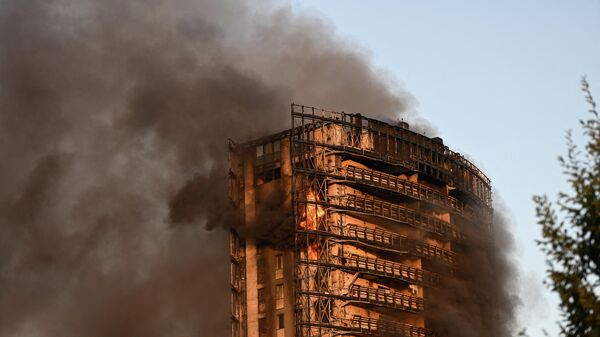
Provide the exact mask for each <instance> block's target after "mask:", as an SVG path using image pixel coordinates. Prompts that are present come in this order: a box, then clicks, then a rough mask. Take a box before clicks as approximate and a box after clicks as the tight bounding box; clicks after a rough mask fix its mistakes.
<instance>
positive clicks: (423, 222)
mask: <svg viewBox="0 0 600 337" xmlns="http://www.w3.org/2000/svg"><path fill="white" fill-rule="evenodd" d="M330 199H331V203H332V204H333V205H336V206H340V207H342V208H344V209H347V210H353V211H358V212H361V213H364V214H368V215H374V216H378V217H383V218H387V219H391V220H394V221H397V222H401V223H404V224H407V225H410V226H412V227H415V228H418V229H421V230H424V231H427V232H431V233H435V234H437V235H439V236H442V237H445V238H448V239H460V238H461V234H460V233H459V232H458V231H457V230H456V229H455V228H454V227H452V225H450V223H448V222H446V221H443V220H440V219H437V218H435V217H432V216H428V215H425V214H421V213H419V212H417V211H415V210H412V209H409V208H406V207H402V206H399V205H397V204H394V203H391V202H387V201H383V200H379V199H375V198H367V197H362V196H357V195H354V194H343V195H337V196H330Z"/></svg>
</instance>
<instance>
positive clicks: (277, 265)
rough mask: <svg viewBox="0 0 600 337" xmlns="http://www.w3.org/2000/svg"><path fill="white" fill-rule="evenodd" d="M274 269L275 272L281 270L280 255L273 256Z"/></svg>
mask: <svg viewBox="0 0 600 337" xmlns="http://www.w3.org/2000/svg"><path fill="white" fill-rule="evenodd" d="M275 268H276V270H282V269H283V255H282V254H277V255H275Z"/></svg>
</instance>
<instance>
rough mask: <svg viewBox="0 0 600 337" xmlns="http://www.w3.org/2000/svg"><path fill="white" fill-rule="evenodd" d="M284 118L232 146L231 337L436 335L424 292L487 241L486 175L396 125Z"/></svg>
mask: <svg viewBox="0 0 600 337" xmlns="http://www.w3.org/2000/svg"><path fill="white" fill-rule="evenodd" d="M291 119H292V127H291V129H290V130H287V131H285V132H282V133H279V134H275V135H271V136H269V137H265V138H262V139H259V140H255V141H251V142H247V143H243V144H235V143H233V142H231V143H230V186H229V188H230V190H229V195H230V198H231V201H232V202H233V204H234V205H235V206H236V209H237V211H238V212H239V213H240V218H241V219H242V220H241V223H240V224H235V225H233V226H232V229H231V242H230V248H231V249H230V250H231V281H232V282H231V285H232V288H231V289H232V291H231V308H232V337H309V336H312V337H316V336H319V337H320V336H328V337H329V336H331V337H332V336H339V335H345V336H410V337H425V336H434V335H435V331H433V330H431V329H430V327H429V321H430V320H431V319H432V318H431V317H430V316H428V315H427V314H426V313H427V307H428V305H430V304H431V303H433V302H435V301H436V300H438V298H437V297H435V296H433V295H431V294H434V293H435V292H434V291H433V290H434V289H436V288H437V287H440V285H441V284H443V280H445V279H452V278H456V277H460V270H457V269H459V268H460V264H459V263H458V261H459V260H460V258H461V256H460V255H461V251H462V250H464V246H465V245H468V240H465V235H473V234H472V233H478V234H477V235H482V236H486V237H487V236H489V237H491V232H492V207H491V201H492V200H491V189H490V181H489V179H488V178H487V177H486V176H485V175H484V174H483V173H482V172H481V171H480V170H479V169H478V168H477V167H475V166H474V165H473V164H472V163H470V162H469V161H468V160H466V159H465V158H464V157H463V156H461V155H460V154H458V153H456V152H453V151H451V150H450V149H449V148H448V147H447V146H445V145H444V144H443V141H442V140H441V139H440V138H428V137H426V136H424V135H421V134H419V133H416V132H413V131H411V130H409V127H408V125H407V124H406V123H400V124H398V125H390V124H387V123H384V122H381V121H378V120H374V119H370V118H366V117H364V116H361V115H360V114H348V113H342V112H334V111H327V110H323V109H317V108H313V107H306V106H301V105H295V104H292V106H291ZM466 229H468V230H466ZM465 233H469V234H465Z"/></svg>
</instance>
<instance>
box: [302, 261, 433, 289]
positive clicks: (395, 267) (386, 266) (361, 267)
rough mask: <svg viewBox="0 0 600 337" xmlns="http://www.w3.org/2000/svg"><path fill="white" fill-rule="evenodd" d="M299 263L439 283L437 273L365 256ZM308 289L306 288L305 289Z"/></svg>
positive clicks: (422, 282)
mask: <svg viewBox="0 0 600 337" xmlns="http://www.w3.org/2000/svg"><path fill="white" fill-rule="evenodd" d="M299 262H300V263H303V264H308V265H311V266H317V267H325V268H336V269H342V270H349V271H352V272H359V273H364V274H369V275H371V276H375V277H379V278H384V279H390V280H397V281H403V282H405V283H408V284H417V285H422V286H432V287H435V286H437V284H438V283H439V279H440V277H439V275H438V274H435V273H432V272H429V271H425V270H423V269H419V268H414V267H410V266H408V265H405V264H402V263H398V262H392V261H388V260H383V259H377V258H372V257H367V256H360V255H356V254H350V255H348V256H336V255H334V256H330V257H329V258H328V261H323V260H307V259H301V260H299ZM306 290H308V289H306Z"/></svg>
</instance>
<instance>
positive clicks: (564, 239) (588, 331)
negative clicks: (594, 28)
mask: <svg viewBox="0 0 600 337" xmlns="http://www.w3.org/2000/svg"><path fill="white" fill-rule="evenodd" d="M581 90H582V91H583V92H584V94H585V98H586V100H587V102H588V104H589V106H590V109H589V112H590V114H591V116H590V117H589V118H588V119H585V120H580V125H581V128H582V129H583V134H584V136H585V142H586V143H585V147H583V148H580V147H578V146H577V145H576V144H575V142H574V140H573V137H572V133H571V131H568V132H567V136H566V139H567V154H566V156H561V157H559V161H560V164H561V166H562V167H563V169H564V174H565V175H566V178H567V182H568V184H569V186H570V189H569V191H568V192H561V193H559V195H558V198H557V200H556V202H555V203H553V202H551V201H549V199H548V197H547V196H545V195H543V196H534V197H533V200H534V202H535V204H536V215H537V223H538V224H539V225H540V226H541V228H542V239H541V240H539V241H537V244H538V246H539V247H540V248H541V250H542V252H544V254H545V255H546V263H547V279H546V284H547V285H548V286H549V288H550V289H551V290H552V291H554V292H556V293H557V294H558V296H559V298H560V309H561V315H562V320H561V321H560V322H559V324H560V330H561V335H563V336H567V337H599V336H600V302H599V297H600V262H599V260H600V117H599V116H598V111H597V109H596V102H595V101H594V99H593V97H592V95H591V91H590V88H589V84H588V82H587V80H586V78H585V77H583V78H582V80H581Z"/></svg>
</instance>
